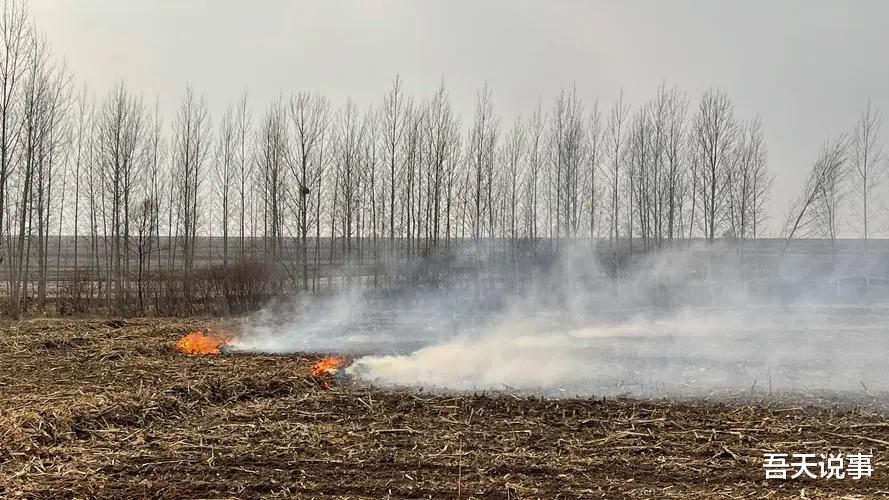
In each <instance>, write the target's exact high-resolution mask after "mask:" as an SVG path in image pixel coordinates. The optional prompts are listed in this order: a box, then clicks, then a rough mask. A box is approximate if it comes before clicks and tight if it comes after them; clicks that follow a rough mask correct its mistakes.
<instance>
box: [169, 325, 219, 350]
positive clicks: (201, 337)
mask: <svg viewBox="0 0 889 500" xmlns="http://www.w3.org/2000/svg"><path fill="white" fill-rule="evenodd" d="M229 342H231V339H229V338H228V337H227V336H222V335H214V334H213V333H212V332H211V331H210V329H209V328H207V330H206V331H205V332H201V331H197V332H191V333H189V334H188V335H186V336H184V337H182V338H181V339H179V341H178V342H176V349H178V350H179V351H181V352H184V353H185V354H219V350H220V349H221V348H222V347H223V346H225V345H227V344H229Z"/></svg>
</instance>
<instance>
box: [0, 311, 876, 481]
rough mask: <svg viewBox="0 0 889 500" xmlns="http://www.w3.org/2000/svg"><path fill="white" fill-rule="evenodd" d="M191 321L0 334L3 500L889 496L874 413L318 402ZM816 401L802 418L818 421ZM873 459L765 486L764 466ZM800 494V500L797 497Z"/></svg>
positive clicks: (269, 361)
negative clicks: (203, 337)
mask: <svg viewBox="0 0 889 500" xmlns="http://www.w3.org/2000/svg"><path fill="white" fill-rule="evenodd" d="M202 326H205V324H204V323H202V322H200V321H198V320H132V321H127V322H114V321H69V320H66V321H55V320H34V321H29V322H24V323H17V324H9V323H7V324H4V325H3V328H2V329H3V335H2V336H0V359H2V363H0V495H2V496H4V497H8V496H23V497H25V498H28V497H31V498H52V497H59V498H82V497H122V498H140V497H148V498H162V497H163V498H174V497H175V498H181V497H202V498H207V497H211V498H217V497H235V498H252V497H258V496H297V497H317V496H323V495H330V496H337V497H341V498H383V497H386V496H392V497H397V498H405V497H406V498H448V497H463V498H472V497H474V498H553V497H556V496H561V497H563V498H578V497H608V498H614V497H638V498H644V497H661V498H663V497H676V498H689V497H723V498H739V497H757V498H758V497H764V496H769V495H772V496H777V497H785V496H788V497H789V496H793V497H799V496H800V494H801V492H802V493H803V494H804V495H805V496H806V497H836V496H842V495H847V494H849V495H851V494H859V495H868V496H870V495H877V494H881V493H883V492H886V491H889V479H887V476H886V474H885V472H884V470H883V467H885V461H884V460H885V456H886V453H887V450H889V422H887V421H886V420H885V418H884V412H883V410H882V409H881V408H882V403H881V402H880V401H876V400H870V399H868V400H864V399H863V400H860V401H857V402H849V401H845V402H836V401H833V402H831V401H827V400H812V399H809V398H804V399H800V400H789V399H786V398H782V399H780V400H776V399H769V400H762V401H754V402H749V401H740V400H736V401H721V402H720V401H712V402H711V401H706V400H698V401H688V402H670V401H635V400H611V399H608V400H602V399H598V398H595V399H568V400H546V399H538V398H527V397H519V396H510V395H483V394H475V395H431V394H424V393H423V392H417V391H408V390H404V391H391V390H386V391H384V390H378V389H373V388H367V387H357V386H352V385H350V384H348V383H341V384H330V383H328V382H329V381H326V380H319V379H318V378H315V377H313V376H312V375H311V373H310V370H311V366H312V362H313V361H315V360H316V359H317V358H316V357H313V356H244V355H221V356H210V357H196V356H187V355H183V354H180V353H178V352H176V351H175V350H174V349H173V344H174V343H175V341H176V340H177V339H178V338H179V337H180V336H181V335H182V334H183V333H185V332H186V331H190V330H195V329H197V328H199V327H202ZM813 402H814V404H813ZM775 450H777V451H784V452H790V453H792V452H813V453H821V452H827V451H830V450H843V451H847V452H851V451H857V450H873V452H874V455H875V457H874V460H875V473H874V477H873V478H870V479H863V480H860V481H852V480H843V481H826V480H807V481H787V482H776V481H771V482H768V483H766V482H765V481H764V479H763V471H762V467H761V457H762V453H763V452H764V451H775ZM803 490H804V492H803Z"/></svg>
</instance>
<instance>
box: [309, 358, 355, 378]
mask: <svg viewBox="0 0 889 500" xmlns="http://www.w3.org/2000/svg"><path fill="white" fill-rule="evenodd" d="M351 364H352V360H351V359H349V358H345V357H342V356H330V357H327V358H324V359H322V360H321V361H318V362H317V363H315V364H314V365H312V375H314V376H316V377H323V376H327V375H333V374H335V373H336V372H338V371H339V370H340V369H341V368H345V367H347V366H349V365H351Z"/></svg>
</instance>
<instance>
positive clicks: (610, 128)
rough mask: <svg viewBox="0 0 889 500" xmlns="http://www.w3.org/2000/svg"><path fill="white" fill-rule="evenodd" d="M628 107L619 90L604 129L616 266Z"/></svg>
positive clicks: (615, 263) (606, 172)
mask: <svg viewBox="0 0 889 500" xmlns="http://www.w3.org/2000/svg"><path fill="white" fill-rule="evenodd" d="M629 111H630V108H629V106H628V105H625V104H624V93H623V91H621V92H620V94H619V95H618V98H617V100H616V101H615V102H614V105H612V107H611V110H610V111H609V112H608V120H607V124H606V129H605V137H604V147H605V155H606V157H607V162H606V168H605V178H606V179H605V180H606V183H607V187H606V189H607V196H608V224H609V226H610V228H611V229H610V231H609V232H610V240H611V258H612V266H617V251H618V248H619V246H620V205H621V196H620V193H621V185H622V184H623V179H622V174H623V171H624V158H625V145H624V143H625V142H626V137H625V136H626V134H627V132H626V121H627V115H628V114H629Z"/></svg>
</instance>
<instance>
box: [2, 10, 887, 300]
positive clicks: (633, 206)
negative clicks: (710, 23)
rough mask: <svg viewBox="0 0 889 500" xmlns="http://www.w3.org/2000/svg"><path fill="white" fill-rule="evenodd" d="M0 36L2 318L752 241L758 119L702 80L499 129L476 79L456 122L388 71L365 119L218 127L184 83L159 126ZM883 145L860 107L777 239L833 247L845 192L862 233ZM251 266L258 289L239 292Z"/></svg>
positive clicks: (544, 111)
mask: <svg viewBox="0 0 889 500" xmlns="http://www.w3.org/2000/svg"><path fill="white" fill-rule="evenodd" d="M0 37H2V42H3V43H2V46H0V206H2V210H0V256H2V258H3V263H4V271H5V277H6V280H5V284H6V292H7V297H8V308H7V309H8V312H9V313H10V314H11V315H12V316H15V317H17V316H19V315H20V314H21V312H22V308H23V307H28V306H29V305H30V306H34V304H36V307H38V308H46V306H47V301H48V297H50V298H53V297H54V298H56V299H59V300H60V299H61V298H62V297H69V298H75V299H76V302H75V303H74V304H73V305H71V306H70V307H71V308H72V309H73V310H74V311H81V310H85V309H86V308H87V307H88V306H87V305H102V306H103V307H105V308H106V309H107V310H109V311H120V312H127V313H146V312H152V311H153V312H158V313H160V312H169V311H171V310H174V312H179V311H185V312H193V311H195V310H197V309H198V308H199V307H200V304H199V302H200V298H201V297H204V298H206V297H209V296H211V295H213V296H216V297H223V298H224V300H223V303H224V307H225V308H227V309H229V310H232V309H236V308H237V304H235V303H234V302H233V300H232V298H231V296H232V294H234V293H235V290H236V289H237V290H240V291H244V290H246V289H248V288H249V289H250V290H252V292H251V293H263V294H274V293H279V292H280V291H282V290H292V291H305V292H318V291H322V290H325V289H327V288H329V287H330V286H331V284H332V283H334V282H335V281H336V279H338V278H340V279H348V280H352V279H355V280H365V279H372V280H373V283H374V284H375V285H376V286H386V285H387V284H389V285H393V284H394V283H396V282H397V279H398V278H397V277H398V276H399V275H402V274H403V270H404V269H407V268H410V267H411V265H409V264H412V263H417V262H424V261H428V260H434V259H427V257H440V256H447V255H454V254H455V253H456V252H462V253H463V254H465V255H470V256H471V255H475V256H482V257H483V258H484V259H486V260H489V259H492V258H497V257H502V258H503V259H505V260H510V259H511V260H512V261H513V262H514V263H515V262H516V260H517V259H518V258H526V257H530V258H536V257H539V256H542V255H554V254H556V253H557V252H559V249H560V245H563V244H564V243H565V242H571V244H572V245H576V244H577V242H588V243H589V246H590V248H595V247H596V246H598V248H599V251H600V252H601V249H602V248H603V245H604V246H605V248H607V249H608V252H609V253H610V254H611V256H612V259H613V261H612V263H613V265H614V266H617V265H618V260H619V257H620V254H621V253H622V252H623V253H626V252H627V251H628V252H629V253H630V254H632V253H634V252H636V253H638V252H646V251H649V250H656V249H660V248H664V247H672V246H674V245H677V242H679V241H680V240H681V241H683V242H688V241H690V240H692V239H695V238H704V239H706V240H708V241H711V242H712V241H713V240H715V239H718V238H730V239H733V240H741V241H743V240H746V239H750V238H758V237H762V236H763V233H764V230H763V228H764V222H765V221H766V219H767V217H768V213H767V210H766V207H767V201H768V196H769V191H770V188H771V185H772V175H771V174H770V173H769V170H768V154H767V147H766V143H765V138H764V132H763V126H762V123H761V122H760V120H759V118H758V117H740V116H738V115H737V114H736V111H735V109H734V106H733V105H732V102H731V99H730V98H729V96H728V95H727V94H726V93H725V92H724V91H722V90H720V89H718V88H710V89H707V90H706V91H705V92H704V93H703V94H702V95H701V96H700V97H699V98H690V97H689V96H688V95H687V94H686V93H684V92H682V91H681V90H680V89H678V88H675V87H670V86H668V85H667V84H666V83H663V84H661V85H660V86H659V87H658V88H657V91H656V93H655V95H654V97H653V98H651V99H650V100H648V101H646V102H643V103H642V104H641V105H639V106H635V107H631V106H630V105H629V104H628V103H627V102H626V101H625V99H624V96H623V94H621V95H620V96H618V98H617V99H616V100H615V102H613V103H611V104H610V105H609V106H607V107H605V108H604V109H602V108H601V107H600V105H599V103H598V102H591V103H590V102H585V101H584V100H583V99H582V98H581V97H580V94H579V92H578V91H577V89H575V88H566V89H564V90H563V91H562V92H561V93H560V94H559V95H558V96H556V98H555V99H554V100H553V101H552V102H551V103H550V104H549V105H544V103H542V102H539V103H538V104H537V105H536V106H535V108H534V109H533V110H532V112H531V114H530V115H529V116H527V117H519V118H517V119H515V120H514V121H512V123H509V124H504V123H503V120H502V118H501V117H500V116H499V115H498V114H497V111H496V107H495V95H494V92H493V90H492V89H491V88H490V87H488V86H487V85H486V86H484V87H483V88H482V89H481V90H479V92H478V94H477V96H476V104H475V109H474V112H473V113H472V116H470V117H467V119H465V120H464V118H463V117H461V116H460V115H459V114H458V113H457V112H456V111H455V109H454V107H453V106H452V104H451V99H450V96H449V94H448V91H447V88H446V86H445V84H444V82H443V81H442V83H441V84H440V85H439V87H438V88H437V89H436V90H435V91H434V92H432V94H431V95H428V96H426V97H425V98H415V97H413V96H410V95H408V94H407V93H406V92H405V89H404V84H403V82H402V80H401V79H400V78H399V77H396V78H395V79H394V82H393V83H392V86H391V87H390V88H389V89H388V90H387V91H386V92H385V93H384V94H383V95H382V96H381V100H380V103H379V105H370V106H367V107H364V108H360V107H359V106H358V105H356V104H355V103H353V102H351V101H349V102H347V103H345V105H344V106H342V107H340V108H338V109H337V108H335V107H334V106H332V105H331V104H330V102H329V101H328V100H327V99H326V98H325V97H323V96H322V95H319V94H316V93H312V92H305V91H303V92H294V93H292V94H286V95H285V94H282V95H281V96H280V97H278V98H275V99H273V100H272V101H271V102H269V103H267V104H266V105H265V107H264V108H261V111H257V109H260V108H259V107H256V106H255V105H254V103H251V101H250V99H249V96H248V95H247V94H246V93H245V94H243V95H241V96H240V97H239V98H238V99H237V100H235V101H234V102H232V103H230V105H228V106H227V107H226V108H225V109H224V111H223V112H222V113H221V115H220V116H219V117H218V118H216V119H214V118H212V117H211V113H210V109H209V106H208V104H207V102H206V100H205V98H204V97H203V96H202V95H201V94H200V93H199V92H197V91H195V90H194V89H192V88H190V87H187V88H186V91H185V95H184V98H183V100H182V102H181V103H180V104H179V106H178V109H177V111H176V112H175V114H174V116H172V118H171V119H169V120H165V118H164V117H163V116H162V115H161V113H160V111H159V105H158V103H146V101H145V100H144V99H143V97H142V95H141V94H140V93H138V92H135V91H133V90H131V89H130V88H128V87H127V86H126V84H124V83H122V82H121V83H119V84H117V85H115V86H114V88H112V89H111V91H109V92H108V93H107V94H106V95H105V96H104V97H98V98H96V97H94V96H93V95H92V94H91V93H90V92H89V91H88V90H87V89H86V88H84V89H83V90H81V91H75V90H74V88H73V87H74V86H73V85H72V75H71V73H70V72H69V71H68V70H67V69H66V68H65V67H64V65H62V64H60V63H59V62H58V60H57V59H56V58H54V56H53V55H52V53H51V51H50V50H49V47H48V46H47V44H46V42H45V40H44V38H43V37H42V36H41V35H40V33H39V32H38V31H37V30H36V29H35V28H34V27H33V26H32V25H31V23H30V20H29V18H28V14H27V12H26V10H25V8H24V7H23V4H22V3H19V2H17V1H13V0H5V1H4V3H3V12H2V18H0ZM880 144H881V143H880V121H879V114H878V112H877V111H876V110H875V109H872V108H871V107H870V106H868V108H867V110H866V111H865V112H864V114H863V115H862V117H861V120H860V121H859V123H858V125H857V127H856V129H855V131H854V133H853V134H852V135H851V139H849V137H848V136H844V137H842V138H840V139H838V140H836V141H834V142H830V143H828V145H827V146H825V150H824V152H823V154H822V156H821V158H820V159H819V160H818V162H817V163H816V166H815V169H814V170H813V172H812V174H811V175H810V178H809V180H808V183H807V185H806V192H805V194H804V195H803V196H802V197H801V200H800V202H799V203H798V204H797V205H795V207H794V209H793V210H792V211H791V215H790V217H789V218H788V221H789V222H788V224H786V231H785V234H786V235H787V236H788V238H792V237H799V236H801V235H804V234H805V235H809V234H815V233H810V232H809V228H815V227H817V228H818V231H820V232H818V233H817V235H818V236H828V237H831V238H833V237H835V236H836V234H837V231H838V229H837V228H838V224H839V221H840V217H839V215H838V213H839V212H838V211H837V207H838V204H839V202H840V200H841V199H843V198H844V197H845V194H846V193H847V192H854V194H855V195H856V197H855V203H854V207H855V208H856V210H860V212H861V217H860V219H859V220H861V221H863V227H862V236H863V237H864V238H865V239H866V238H868V235H869V234H870V233H869V231H872V229H871V228H872V227H873V223H872V222H870V221H871V220H872V219H873V217H874V214H875V213H876V212H877V211H878V210H877V209H876V208H874V207H875V198H877V197H878V192H879V186H880V181H881V180H882V177H883V175H882V174H883V173H884V171H885V165H886V162H885V157H884V156H883V154H882V149H881V145H880ZM845 167H849V168H845ZM853 167H854V168H853ZM53 236H55V238H53ZM211 236H212V237H211ZM52 240H55V241H54V245H51V243H52ZM51 249H54V250H55V253H56V255H55V256H54V258H50V257H51V256H50V255H49V253H50V250H51ZM260 264H261V267H257V266H258V265H260ZM251 266H252V267H251ZM53 267H54V269H53ZM50 271H53V272H52V274H51V273H50ZM259 272H263V273H266V272H268V273H270V274H271V275H273V276H274V279H272V280H271V281H270V283H266V284H264V285H263V287H259V285H255V284H253V285H249V286H248V284H247V283H246V281H245V280H249V279H251V277H255V276H254V275H255V274H257V273H259ZM214 273H215V274H214ZM50 276H55V280H54V281H53V280H51V279H50ZM237 276H240V277H241V280H242V281H240V282H237V283H236V282H235V281H233V280H235V277H237ZM53 285H54V286H55V289H54V290H52V291H51V292H48V289H51V288H52V286H53ZM239 287H240V288H239ZM251 287H252V288H251ZM257 290H260V291H257ZM81 301H82V302H81ZM173 306H175V308H174V307H173ZM177 308H181V309H177ZM60 309H61V306H60Z"/></svg>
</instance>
